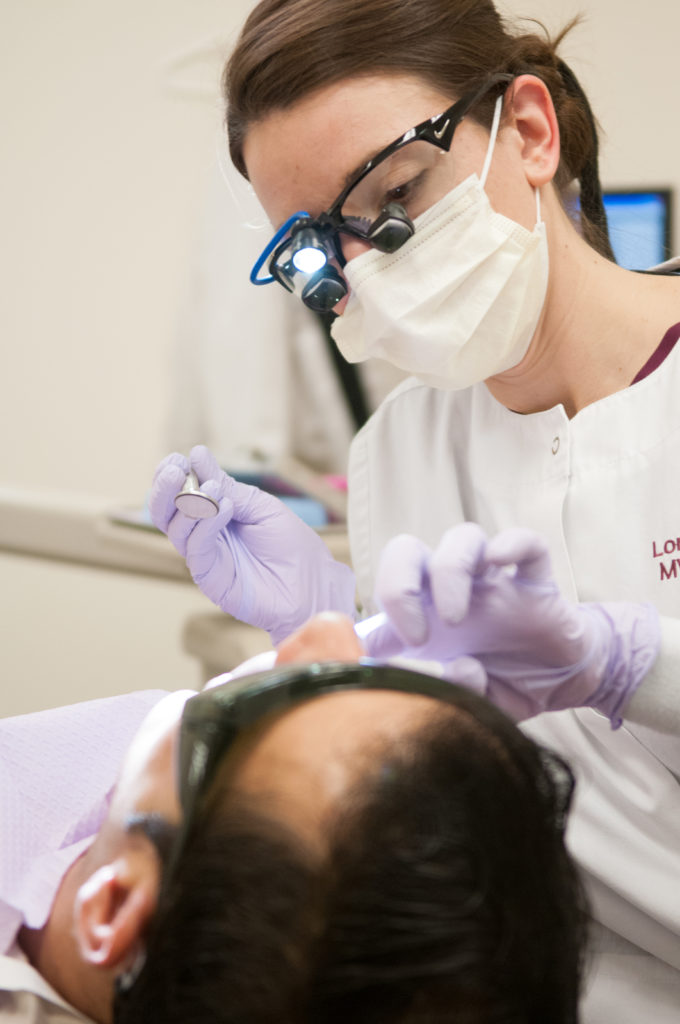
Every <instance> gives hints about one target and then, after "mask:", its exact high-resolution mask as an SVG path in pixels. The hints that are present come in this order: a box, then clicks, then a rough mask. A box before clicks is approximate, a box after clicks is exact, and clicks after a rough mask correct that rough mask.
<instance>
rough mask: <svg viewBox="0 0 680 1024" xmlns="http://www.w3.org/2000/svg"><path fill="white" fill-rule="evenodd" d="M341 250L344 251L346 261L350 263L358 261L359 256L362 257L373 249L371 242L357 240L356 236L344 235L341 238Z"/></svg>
mask: <svg viewBox="0 0 680 1024" xmlns="http://www.w3.org/2000/svg"><path fill="white" fill-rule="evenodd" d="M340 248H341V249H342V255H343V256H344V257H345V261H346V262H347V263H349V261H350V260H354V259H356V258H357V256H361V255H362V254H363V253H365V252H368V251H369V249H372V248H373V247H372V246H371V245H370V243H369V242H364V240H363V239H362V238H355V237H354V235H342V236H341V238H340Z"/></svg>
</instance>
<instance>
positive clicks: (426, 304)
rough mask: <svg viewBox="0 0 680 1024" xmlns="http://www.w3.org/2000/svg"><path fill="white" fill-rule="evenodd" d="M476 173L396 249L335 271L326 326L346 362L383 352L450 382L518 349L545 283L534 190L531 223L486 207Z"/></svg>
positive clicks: (485, 369) (518, 354)
mask: <svg viewBox="0 0 680 1024" xmlns="http://www.w3.org/2000/svg"><path fill="white" fill-rule="evenodd" d="M499 119H500V104H499V105H497V108H496V114H495V117H494V123H493V126H492V130H491V138H490V140H489V147H488V150H487V154H486V159H485V162H484V169H483V171H482V175H481V178H478V177H477V175H476V174H473V175H471V176H470V177H469V178H466V179H465V181H463V182H462V183H461V184H460V185H458V186H456V187H455V188H454V189H453V190H452V191H450V192H449V193H448V194H447V195H446V196H444V198H443V199H441V200H440V201H439V202H438V203H436V204H435V205H434V206H433V207H431V208H430V209H429V210H427V211H426V212H425V213H423V214H421V216H420V217H417V218H416V219H415V221H414V225H415V234H414V235H413V237H412V238H410V239H409V240H408V241H407V242H406V243H405V244H404V245H403V246H402V248H400V249H399V250H398V251H397V252H395V253H391V254H386V253H380V252H377V251H373V250H372V251H370V252H366V253H363V254H362V255H361V256H359V257H357V258H356V259H353V260H350V262H349V263H348V264H347V265H346V267H345V268H344V271H343V272H344V274H345V277H346V278H347V280H348V282H349V284H350V288H351V294H350V297H349V300H348V302H347V306H346V307H345V310H344V312H343V314H342V315H341V316H339V317H338V318H337V319H336V320H335V322H334V323H333V326H332V328H331V333H332V335H333V338H334V339H335V341H336V343H337V345H338V348H339V349H340V351H341V352H342V354H343V355H344V357H345V358H346V359H347V360H348V361H349V362H351V363H356V362H361V361H363V360H365V359H368V358H370V357H378V358H380V359H385V360H387V361H388V362H390V363H392V364H393V365H394V366H397V367H399V368H400V369H402V370H405V371H406V372H408V373H412V374H414V375H415V376H417V377H418V378H419V379H420V380H422V381H424V382H425V383H426V384H429V385H431V386H432V387H438V388H449V389H458V388H464V387H468V386H469V385H471V384H475V383H477V382H478V381H483V380H486V379H487V378H489V377H493V376H494V375H496V374H498V373H502V372H503V371H504V370H508V369H510V368H511V367H513V366H516V365H517V364H518V363H519V362H521V360H522V359H523V358H524V356H525V355H526V352H527V350H528V348H529V344H530V342H531V339H532V337H533V334H534V331H535V330H536V326H537V324H538V319H539V316H540V314H541V310H542V308H543V303H544V301H545V295H546V290H547V284H548V246H547V240H546V234H545V225H544V224H543V222H542V220H541V214H540V200H539V194H538V191H536V218H537V222H536V226H535V228H534V230H533V231H528V230H527V229H526V228H524V227H522V225H520V224H517V223H515V222H514V221H512V220H510V219H509V218H508V217H504V216H503V215H502V214H500V213H497V212H496V211H495V210H493V209H492V208H491V204H490V203H489V199H488V196H487V195H486V192H485V191H484V184H485V182H486V177H487V174H488V169H489V165H490V162H491V154H492V152H493V147H494V143H495V139H496V134H497V131H498V122H499Z"/></svg>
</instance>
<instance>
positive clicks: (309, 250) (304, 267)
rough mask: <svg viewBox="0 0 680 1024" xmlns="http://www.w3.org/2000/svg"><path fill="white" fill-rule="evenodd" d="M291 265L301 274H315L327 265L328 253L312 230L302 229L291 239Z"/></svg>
mask: <svg viewBox="0 0 680 1024" xmlns="http://www.w3.org/2000/svg"><path fill="white" fill-rule="evenodd" d="M291 263H292V264H293V266H294V267H295V269H296V270H299V271H300V273H302V274H316V273H317V271H319V270H321V268H322V267H325V266H326V264H327V263H328V253H327V252H326V248H325V246H324V244H323V241H322V240H321V239H320V238H319V236H318V234H317V232H316V231H314V229H313V228H302V229H301V230H300V231H298V232H297V234H296V235H295V236H294V238H293V244H292V246H291Z"/></svg>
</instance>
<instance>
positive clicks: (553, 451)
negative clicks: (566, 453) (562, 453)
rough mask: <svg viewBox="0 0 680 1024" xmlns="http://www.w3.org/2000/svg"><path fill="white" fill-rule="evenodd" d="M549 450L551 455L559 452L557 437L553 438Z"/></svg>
mask: <svg viewBox="0 0 680 1024" xmlns="http://www.w3.org/2000/svg"><path fill="white" fill-rule="evenodd" d="M550 450H551V451H552V453H553V455H557V453H558V451H559V450H560V439H559V437H553V443H552V448H551V449H550Z"/></svg>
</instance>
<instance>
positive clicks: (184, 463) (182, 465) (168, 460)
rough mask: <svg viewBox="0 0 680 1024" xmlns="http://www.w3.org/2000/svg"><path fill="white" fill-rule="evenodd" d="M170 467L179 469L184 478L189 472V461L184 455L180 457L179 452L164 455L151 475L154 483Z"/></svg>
mask: <svg viewBox="0 0 680 1024" xmlns="http://www.w3.org/2000/svg"><path fill="white" fill-rule="evenodd" d="M170 466H175V467H179V469H181V471H182V473H183V474H184V476H186V475H187V473H188V472H189V460H188V459H187V457H186V455H182V454H181V452H171V453H170V454H169V455H166V456H165V458H164V459H161V461H160V462H159V463H158V465H157V466H156V468H155V470H154V474H153V480H154V483H155V482H156V480H157V479H158V477H159V476H160V475H161V473H164V472H165V471H166V470H167V469H168V467H170Z"/></svg>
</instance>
